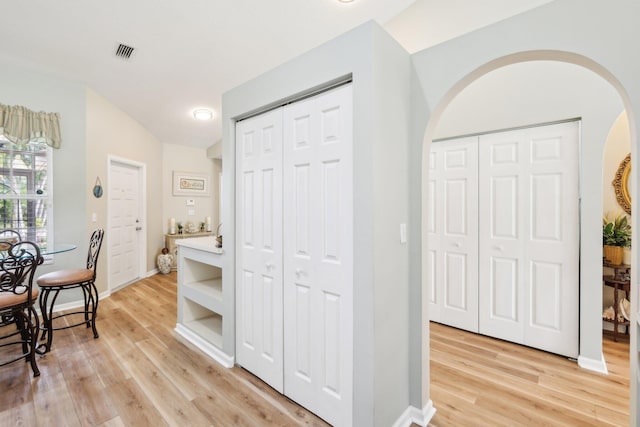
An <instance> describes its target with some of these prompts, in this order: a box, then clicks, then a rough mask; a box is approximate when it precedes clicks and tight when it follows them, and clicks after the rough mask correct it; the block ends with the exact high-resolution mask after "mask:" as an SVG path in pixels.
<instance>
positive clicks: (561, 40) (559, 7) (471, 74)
mask: <svg viewBox="0 0 640 427" xmlns="http://www.w3.org/2000/svg"><path fill="white" fill-rule="evenodd" d="M637 16H640V3H638V2H636V1H632V0H620V1H617V2H614V3H612V2H607V3H606V4H605V3H603V2H600V1H597V0H556V1H554V2H552V3H549V4H548V5H544V6H542V7H540V8H538V9H535V10H533V11H530V12H527V13H525V14H522V15H519V16H516V17H514V18H511V19H509V20H506V21H503V22H500V23H498V24H495V25H493V26H491V27H487V28H484V29H482V30H479V31H476V32H474V33H471V34H468V35H465V36H463V37H460V38H458V39H455V40H451V41H449V42H446V43H442V44H440V45H438V46H435V47H433V48H431V49H427V50H425V51H422V52H419V53H417V54H415V55H413V62H414V66H415V74H416V77H417V83H418V85H417V86H416V89H417V90H419V91H420V93H414V97H415V98H418V100H415V101H414V103H415V104H416V105H420V106H425V107H426V108H425V109H424V111H423V112H422V114H423V116H422V120H421V123H422V126H424V127H423V129H424V132H423V139H422V140H420V141H415V143H416V144H420V145H422V147H423V148H424V152H425V153H428V150H429V146H430V143H431V140H432V139H433V136H434V130H435V128H436V123H437V122H438V120H439V118H440V116H441V114H442V112H443V110H444V109H445V108H446V106H447V105H448V104H449V102H450V101H451V100H452V99H453V98H454V97H455V96H456V95H457V94H458V93H459V92H460V91H461V90H462V89H463V88H464V87H466V86H467V85H469V84H470V83H471V82H473V81H474V80H475V79H477V78H479V77H480V76H482V75H484V74H486V73H487V72H489V71H492V70H494V69H497V68H499V67H501V66H504V65H508V64H511V63H517V62H522V61H531V60H559V61H563V62H569V63H574V64H578V65H581V66H585V67H587V68H589V69H591V70H592V71H594V72H596V73H598V74H600V75H601V76H602V77H604V78H605V79H606V80H607V81H608V82H609V83H611V84H612V86H613V87H615V88H616V89H617V91H618V93H619V94H620V97H621V98H622V100H623V102H624V108H625V109H626V111H627V114H628V115H629V127H630V135H631V141H632V144H631V147H632V148H631V151H632V155H635V153H636V150H637V147H636V138H637V129H638V126H639V124H640V122H638V108H640V82H639V81H638V78H637V75H638V74H640V60H639V59H638V58H637V57H636V56H635V55H632V54H630V53H631V52H634V51H635V50H636V49H637V46H636V44H637V40H638V39H639V38H640V27H638V26H637V23H636V22H635V17H637ZM420 98H422V99H420ZM593 102H599V101H593ZM416 118H417V119H418V120H420V117H419V116H418V115H417V113H416ZM415 126H416V127H417V126H420V125H419V124H416V125H415ZM605 139H606V134H605V135H603V137H602V138H601V139H600V141H596V142H594V143H593V144H589V143H587V144H583V153H582V157H581V161H582V171H581V182H582V184H583V186H585V188H589V189H591V188H595V189H597V190H596V193H597V197H595V198H593V200H591V202H590V203H587V202H586V201H584V200H583V203H582V213H583V217H582V224H581V239H582V240H583V244H584V245H583V247H584V248H587V251H586V253H585V252H583V253H582V262H581V277H582V278H585V277H586V278H592V277H593V278H599V277H600V275H601V270H602V268H601V260H602V258H601V256H602V253H601V251H602V249H601V245H602V237H601V227H602V222H601V221H602V220H601V213H602V209H601V207H602V164H603V163H602V155H603V144H604V140H605ZM584 142H585V141H584V140H583V143H584ZM423 161H424V157H423ZM422 169H423V170H426V167H423V168H422ZM636 184H637V176H635V177H634V189H636V188H638V187H637V185H636ZM634 193H635V190H634ZM412 196H413V197H412V200H413V198H415V197H418V196H419V195H417V194H412ZM422 196H424V195H422ZM632 200H636V199H635V196H634V195H632ZM413 209H416V210H417V211H418V212H419V211H420V206H416V205H413V206H412V210H413ZM635 222H636V221H635V220H634V223H635ZM635 228H636V227H635V224H634V230H635ZM635 235H636V232H635V231H634V238H635ZM589 248H591V249H589ZM411 262H412V263H413V262H419V260H417V259H416V258H415V257H412V259H411ZM636 263H637V256H636V255H635V254H634V259H633V265H634V266H635V265H636ZM635 270H637V269H634V271H635ZM632 280H633V287H634V289H635V288H637V275H634V277H633V279H632ZM598 288H599V289H601V286H598ZM592 291H593V292H592ZM594 294H595V296H594ZM601 304H602V299H601V291H597V290H596V289H595V288H593V289H592V288H590V289H587V290H585V291H584V292H581V295H580V305H581V313H580V329H581V336H583V335H584V336H587V335H589V332H591V331H593V330H599V329H600V328H601V319H600V313H598V311H599V309H600V307H601ZM632 306H634V307H636V308H637V296H635V297H634V301H632ZM633 311H634V319H635V316H636V313H635V312H636V309H634V310H633ZM425 329H426V331H425V332H426V333H423V335H422V337H426V336H427V333H428V327H426V328H425ZM636 329H637V328H636V324H635V321H632V334H631V347H632V351H631V367H632V373H631V376H630V377H631V378H632V379H633V378H636V371H637V369H636V368H637V367H636V364H637V358H638V353H637V351H636V350H635V349H636V341H637V340H636V336H635V334H636ZM412 337H415V335H412ZM423 346H424V343H423V342H415V341H414V342H412V349H413V350H414V351H420V349H421V348H422V347H423ZM580 354H581V357H582V356H583V355H585V356H586V358H587V359H590V361H593V362H595V363H597V359H598V358H599V357H601V354H602V352H601V340H598V343H596V342H595V340H589V339H584V340H581V341H580ZM423 377H424V376H423ZM632 382H633V385H632V405H631V421H632V424H634V425H635V420H636V408H637V400H636V398H637V395H638V393H637V388H638V385H637V384H636V381H632ZM426 399H428V384H424V383H423V389H422V400H423V401H424V400H426Z"/></svg>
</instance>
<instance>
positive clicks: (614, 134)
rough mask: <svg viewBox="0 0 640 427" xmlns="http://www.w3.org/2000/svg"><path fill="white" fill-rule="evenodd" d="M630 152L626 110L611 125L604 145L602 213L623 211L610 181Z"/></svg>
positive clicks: (619, 212)
mask: <svg viewBox="0 0 640 427" xmlns="http://www.w3.org/2000/svg"><path fill="white" fill-rule="evenodd" d="M630 152H631V136H630V135H629V120H628V118H627V114H626V112H623V113H621V114H620V115H619V116H618V118H617V119H616V121H615V122H614V123H613V126H612V127H611V131H610V133H609V135H608V136H607V143H606V145H605V147H604V160H603V170H602V179H603V184H602V188H603V194H602V214H603V215H607V214H610V215H612V216H618V215H620V214H623V213H625V212H624V210H623V209H622V207H621V206H620V205H619V204H618V200H617V199H616V193H615V191H614V188H613V184H612V181H613V180H614V178H615V175H616V172H617V171H618V166H620V162H622V161H623V160H624V158H625V157H626V156H627V154H629V153H630Z"/></svg>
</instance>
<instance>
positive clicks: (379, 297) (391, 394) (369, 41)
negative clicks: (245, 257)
mask: <svg viewBox="0 0 640 427" xmlns="http://www.w3.org/2000/svg"><path fill="white" fill-rule="evenodd" d="M410 71H411V70H410V61H409V55H408V54H407V53H406V52H405V51H404V49H402V48H401V47H400V46H399V45H398V44H397V43H395V41H393V40H392V39H391V38H390V37H389V35H388V34H386V33H385V32H384V31H383V30H382V29H381V28H380V27H379V26H378V25H377V24H374V23H368V24H365V25H363V26H360V27H358V28H356V29H355V30H352V31H350V32H348V33H346V34H344V35H342V36H340V37H338V38H336V39H334V40H332V41H330V42H328V43H326V44H324V45H322V46H320V47H318V48H316V49H313V50H311V51H310V52H308V53H306V54H304V55H301V56H300V57H298V58H296V59H294V60H292V61H290V62H288V63H286V64H283V65H282V66H280V67H277V68H276V69H274V70H272V71H270V72H268V73H266V74H264V75H262V76H260V77H258V78H256V79H254V80H251V81H249V82H247V83H245V84H243V85H241V86H239V87H237V88H235V89H233V90H231V91H229V92H227V93H225V94H224V96H223V120H222V123H223V165H224V177H223V179H224V182H225V188H224V191H225V192H226V191H228V193H226V194H224V195H223V205H224V211H223V221H224V223H225V230H235V224H234V220H235V210H234V209H235V206H234V191H235V187H234V185H235V154H234V153H235V148H234V140H235V120H234V118H235V117H238V116H240V115H244V114H246V113H247V112H250V111H254V110H256V109H261V108H263V107H265V106H269V105H274V104H279V103H282V102H283V101H284V100H287V99H290V98H291V97H293V96H295V95H299V94H303V93H305V92H307V91H309V89H311V88H314V87H318V86H323V85H325V84H326V83H327V82H330V81H332V80H335V79H338V78H340V77H342V76H346V75H349V74H351V75H352V76H353V84H352V85H353V86H352V87H353V101H354V102H353V113H354V128H353V141H354V166H353V167H354V189H355V194H354V200H353V203H354V220H353V227H354V283H353V286H354V307H353V312H354V328H355V329H354V345H353V347H354V372H353V378H354V391H353V399H354V418H353V422H352V423H351V424H352V425H356V426H378V425H379V426H389V425H392V424H393V423H394V422H395V421H396V420H397V419H398V418H399V417H400V415H401V414H402V413H403V411H405V410H406V409H407V407H408V406H409V383H410V381H411V379H410V375H411V373H410V371H409V358H410V355H409V353H408V349H409V293H408V291H409V265H408V257H409V246H408V245H407V244H401V243H400V239H399V230H400V224H401V223H407V222H408V220H409V218H408V205H409V201H408V183H409V167H408V162H409V154H408V151H407V150H408V148H409V146H408V144H407V143H408V139H409V134H408V130H409V122H410V108H409V107H410V105H409V102H410V84H411V75H410ZM227 227H230V228H227ZM225 247H226V250H225V259H224V263H225V264H224V268H225V269H226V270H224V271H231V272H233V271H234V266H235V263H234V259H233V256H234V253H235V247H234V242H233V241H230V242H229V244H225ZM230 276H233V274H231V275H223V280H225V281H226V280H229V281H231V282H232V283H231V285H233V277H230Z"/></svg>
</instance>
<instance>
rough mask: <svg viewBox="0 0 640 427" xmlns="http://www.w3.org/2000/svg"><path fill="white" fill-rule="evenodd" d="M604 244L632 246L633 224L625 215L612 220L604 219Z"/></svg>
mask: <svg viewBox="0 0 640 427" xmlns="http://www.w3.org/2000/svg"><path fill="white" fill-rule="evenodd" d="M602 244H603V245H608V246H622V247H624V248H627V247H629V246H631V224H629V220H628V219H627V216H626V215H625V214H620V215H619V216H618V217H616V218H615V219H613V220H611V219H609V218H607V217H606V216H605V217H603V218H602Z"/></svg>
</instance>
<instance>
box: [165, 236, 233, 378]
mask: <svg viewBox="0 0 640 427" xmlns="http://www.w3.org/2000/svg"><path fill="white" fill-rule="evenodd" d="M176 243H177V245H179V246H180V250H179V251H178V322H177V324H176V332H177V333H178V334H179V335H181V336H182V337H184V338H185V339H186V340H188V341H189V342H191V343H192V344H194V345H195V346H196V347H198V348H199V349H200V350H202V351H203V352H204V353H206V354H207V355H209V356H210V357H212V358H213V359H214V360H216V361H217V362H219V363H220V364H222V365H223V366H225V367H227V368H230V367H232V366H233V365H234V355H233V337H232V336H231V335H232V333H231V328H230V327H227V325H226V324H225V318H226V319H227V320H229V319H230V318H231V317H230V316H231V314H232V313H233V310H232V306H233V298H232V295H231V292H229V291H228V290H225V289H224V287H223V282H222V274H223V272H222V261H223V257H224V254H223V251H222V249H220V248H216V247H215V243H216V242H215V238H214V237H199V238H191V239H184V240H178V241H177V242H176Z"/></svg>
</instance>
